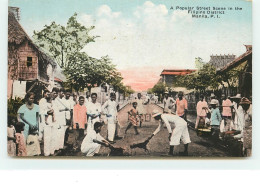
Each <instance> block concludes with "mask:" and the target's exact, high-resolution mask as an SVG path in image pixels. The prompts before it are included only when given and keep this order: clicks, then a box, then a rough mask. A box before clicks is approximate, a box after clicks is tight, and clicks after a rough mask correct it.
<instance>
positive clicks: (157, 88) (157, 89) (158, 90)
mask: <svg viewBox="0 0 260 185" xmlns="http://www.w3.org/2000/svg"><path fill="white" fill-rule="evenodd" d="M165 91H166V86H165V84H164V83H162V82H159V83H157V84H155V85H154V86H153V88H152V92H153V93H155V94H157V95H159V94H163V93H164V92H165Z"/></svg>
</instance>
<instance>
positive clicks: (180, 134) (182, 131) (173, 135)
mask: <svg viewBox="0 0 260 185" xmlns="http://www.w3.org/2000/svg"><path fill="white" fill-rule="evenodd" d="M152 117H153V118H154V119H155V120H158V121H159V120H160V122H159V126H158V128H157V129H156V130H155V131H154V132H153V134H152V136H151V137H150V138H149V140H150V139H151V138H152V137H153V136H155V135H156V134H157V133H158V132H159V131H160V130H161V128H162V126H163V123H165V125H166V127H167V130H168V132H169V140H170V151H169V155H173V154H174V146H176V145H179V144H180V140H182V142H183V144H184V152H183V155H184V156H188V144H189V143H190V142H191V141H190V135H189V132H188V126H187V122H186V121H185V120H184V119H183V118H181V117H179V116H177V115H173V114H162V113H160V112H159V111H158V110H154V111H153V113H152ZM171 124H173V126H174V129H173V130H172V128H171Z"/></svg>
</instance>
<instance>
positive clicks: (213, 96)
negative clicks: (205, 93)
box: [210, 93, 219, 107]
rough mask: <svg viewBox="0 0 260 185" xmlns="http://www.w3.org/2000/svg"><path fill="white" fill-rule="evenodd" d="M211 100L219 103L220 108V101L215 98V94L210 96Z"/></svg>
mask: <svg viewBox="0 0 260 185" xmlns="http://www.w3.org/2000/svg"><path fill="white" fill-rule="evenodd" d="M210 100H216V102H217V105H216V106H217V107H218V106H219V101H218V100H217V98H216V96H215V94H214V93H211V95H210Z"/></svg>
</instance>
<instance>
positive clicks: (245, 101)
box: [239, 97, 251, 105]
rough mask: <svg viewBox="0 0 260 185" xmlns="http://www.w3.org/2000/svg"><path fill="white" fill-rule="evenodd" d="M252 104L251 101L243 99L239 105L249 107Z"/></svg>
mask: <svg viewBox="0 0 260 185" xmlns="http://www.w3.org/2000/svg"><path fill="white" fill-rule="evenodd" d="M249 104H251V101H249V99H247V98H245V97H243V98H242V99H241V101H240V103H239V105H249Z"/></svg>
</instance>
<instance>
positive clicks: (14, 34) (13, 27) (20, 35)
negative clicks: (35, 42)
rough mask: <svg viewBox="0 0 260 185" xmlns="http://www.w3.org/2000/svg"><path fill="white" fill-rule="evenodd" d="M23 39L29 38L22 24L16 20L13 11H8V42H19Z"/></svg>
mask: <svg viewBox="0 0 260 185" xmlns="http://www.w3.org/2000/svg"><path fill="white" fill-rule="evenodd" d="M25 39H27V40H30V41H31V39H30V38H29V36H28V35H27V34H26V32H25V31H24V30H23V28H22V26H21V25H20V24H19V22H18V21H17V20H16V18H15V15H14V13H12V12H10V11H9V12H8V43H15V44H21V43H22V42H23V41H24V40H25Z"/></svg>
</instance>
